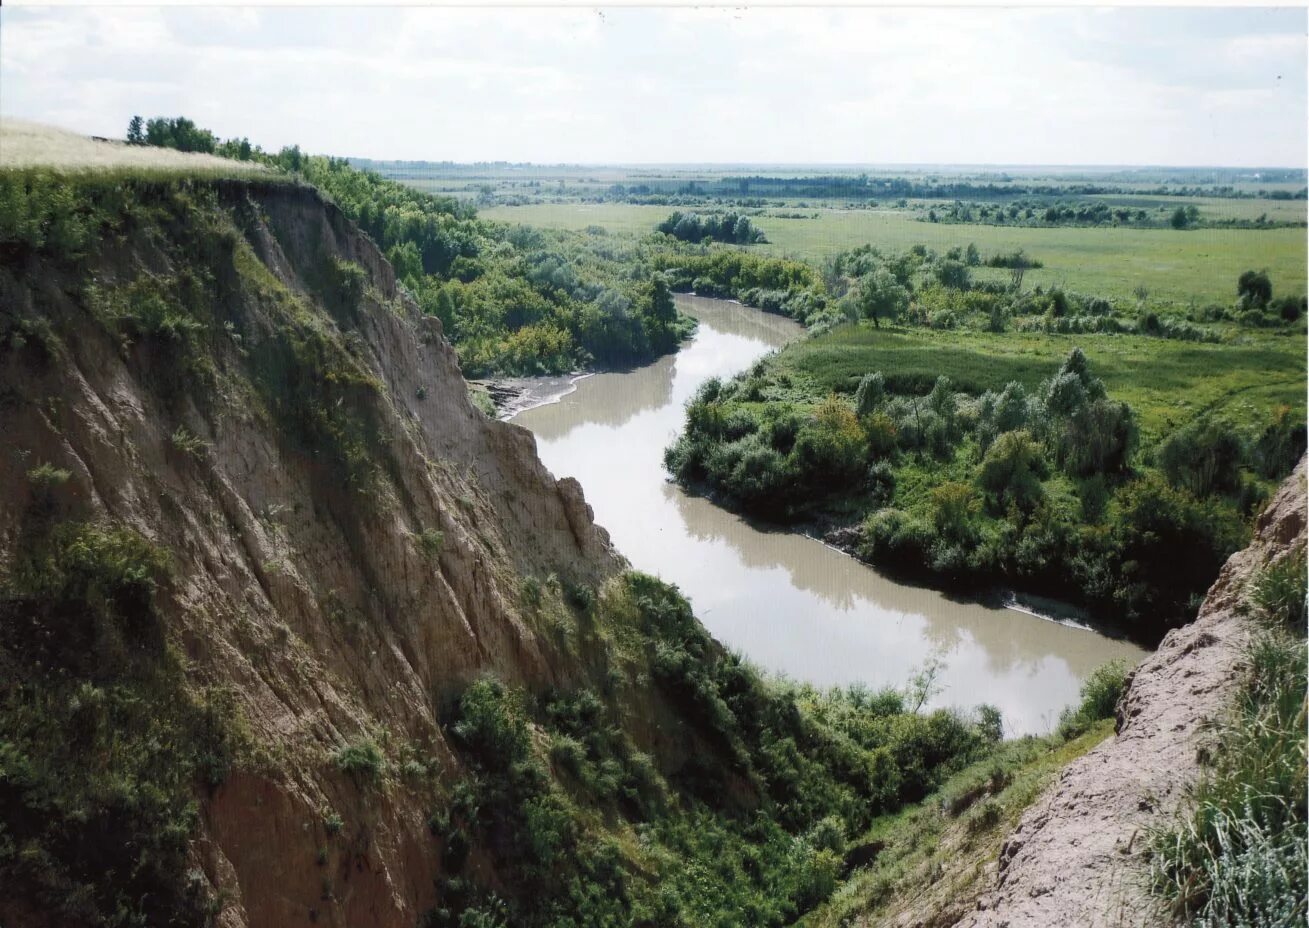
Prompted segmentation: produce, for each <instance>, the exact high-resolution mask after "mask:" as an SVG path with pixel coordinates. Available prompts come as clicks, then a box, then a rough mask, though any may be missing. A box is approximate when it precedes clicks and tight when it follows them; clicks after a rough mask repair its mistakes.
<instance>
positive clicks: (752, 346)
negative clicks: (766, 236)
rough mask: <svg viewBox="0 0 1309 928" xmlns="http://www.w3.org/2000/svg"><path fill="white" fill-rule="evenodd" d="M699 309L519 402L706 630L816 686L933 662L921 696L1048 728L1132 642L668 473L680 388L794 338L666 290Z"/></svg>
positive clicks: (598, 510) (545, 445)
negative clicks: (639, 356)
mask: <svg viewBox="0 0 1309 928" xmlns="http://www.w3.org/2000/svg"><path fill="white" fill-rule="evenodd" d="M678 304H679V306H680V307H681V309H682V310H683V311H684V312H687V313H690V314H691V315H693V316H695V317H696V318H697V319H698V320H699V321H700V327H699V330H698V332H697V333H696V335H695V337H694V339H693V340H691V341H690V342H689V343H688V344H686V345H684V346H683V348H682V349H681V350H680V351H679V352H677V354H675V355H672V356H669V357H666V358H662V359H660V360H659V361H656V362H655V363H653V364H650V365H648V366H646V367H642V368H639V369H637V370H634V371H630V372H624V373H614V374H596V375H594V376H591V377H586V378H583V379H581V380H578V381H576V382H575V383H574V384H573V389H572V392H570V393H567V394H566V395H564V396H562V397H560V398H559V399H558V400H557V401H556V402H552V403H549V404H547V405H542V406H537V407H535V408H532V409H528V410H525V411H522V412H519V413H517V414H516V415H515V416H514V417H513V421H514V422H517V423H518V424H519V425H522V426H525V427H526V428H528V429H531V430H532V432H534V433H535V434H536V439H537V447H538V450H539V452H540V455H541V460H542V461H544V462H545V465H546V466H547V467H549V468H550V470H551V471H553V472H554V473H555V474H556V475H557V476H569V477H576V478H577V479H578V480H579V481H580V482H581V484H582V487H583V488H584V489H585V491H586V498H587V501H588V502H589V503H590V504H591V506H592V507H593V508H594V509H595V516H596V521H598V522H599V523H600V524H601V525H603V526H604V527H605V528H606V529H608V530H609V533H610V534H611V535H612V537H613V540H614V544H615V545H616V546H617V548H618V550H619V551H621V552H622V553H623V554H624V555H625V556H626V557H627V558H628V560H630V561H631V562H632V565H633V566H634V567H636V568H637V569H639V570H643V571H647V572H649V573H653V574H657V575H658V576H660V577H662V578H663V579H664V580H667V581H669V582H671V583H675V584H677V586H678V587H680V588H681V590H682V592H683V593H685V594H686V595H687V597H688V598H689V599H690V600H691V603H692V605H693V606H694V608H695V612H696V615H698V616H699V617H700V619H701V621H703V622H704V624H705V625H706V627H708V629H709V631H710V632H712V633H713V635H714V636H715V637H716V638H718V640H720V641H722V642H723V643H724V644H726V645H727V646H729V647H731V648H734V649H736V650H738V651H740V652H741V653H742V654H744V655H745V656H746V657H747V658H749V659H750V660H751V661H752V662H754V663H755V664H757V665H758V666H759V667H761V668H762V669H764V670H765V671H770V672H775V673H781V674H785V675H786V676H788V677H790V678H792V679H794V680H797V681H802V682H808V683H812V684H814V685H816V686H820V687H827V686H833V685H842V686H844V685H848V684H853V683H862V684H865V685H867V686H869V687H871V688H874V689H876V688H879V687H882V686H904V685H905V684H906V683H907V682H908V681H909V679H910V678H911V677H912V676H913V675H914V674H915V673H916V672H917V671H919V670H920V669H922V668H923V667H924V666H926V665H927V664H928V663H929V662H937V661H939V662H940V668H941V669H940V671H939V673H938V676H937V684H938V686H939V692H938V693H937V694H936V695H935V696H934V697H933V700H932V703H931V704H933V705H956V706H960V707H970V706H974V705H976V704H978V703H990V704H992V705H994V706H997V707H998V708H999V709H1000V711H1001V712H1002V713H1003V715H1004V720H1005V729H1006V732H1007V733H1008V734H1011V735H1020V734H1029V733H1043V732H1047V731H1049V730H1051V729H1052V728H1053V726H1054V724H1055V723H1056V722H1057V720H1058V718H1059V713H1060V711H1061V710H1062V709H1063V708H1064V707H1065V706H1068V705H1070V704H1072V703H1074V702H1076V700H1077V693H1078V689H1079V687H1080V686H1081V683H1082V681H1083V680H1084V679H1085V678H1086V676H1087V675H1088V674H1089V673H1090V672H1091V671H1092V670H1094V669H1095V668H1096V667H1098V666H1099V665H1101V664H1103V663H1105V662H1106V661H1109V660H1112V659H1114V658H1122V659H1124V660H1126V661H1127V662H1128V663H1129V665H1130V664H1134V663H1135V662H1136V661H1138V660H1139V659H1140V658H1141V657H1142V656H1143V654H1144V652H1143V651H1142V650H1141V649H1140V648H1138V647H1136V646H1135V645H1133V644H1131V643H1129V642H1126V641H1122V640H1115V639H1112V638H1108V637H1105V636H1104V635H1101V634H1099V633H1097V632H1095V631H1093V630H1090V629H1086V628H1082V627H1078V626H1074V625H1067V624H1061V623H1058V622H1055V621H1051V620H1049V619H1045V618H1041V617H1039V616H1035V615H1031V614H1028V613H1026V612H1020V611H1017V610H1014V609H1008V608H1003V607H998V606H991V605H985V604H982V603H977V602H973V601H969V600H961V599H957V598H954V597H951V596H948V595H946V594H944V593H939V592H936V591H934V590H931V589H927V588H924V587H920V586H911V585H906V584H904V583H900V582H897V581H895V580H892V579H889V578H887V577H885V576H883V575H881V574H880V573H878V572H877V571H876V570H874V569H872V568H870V567H868V566H866V565H864V564H861V563H859V562H857V561H855V560H854V559H853V558H851V557H849V556H848V555H845V554H843V553H841V552H839V551H837V550H835V549H833V548H830V547H828V546H826V545H824V544H822V543H821V542H819V541H816V540H814V539H812V538H808V537H805V536H803V535H799V534H795V533H793V532H789V531H786V530H781V529H778V530H770V529H769V528H768V527H766V526H762V527H761V526H758V525H754V524H751V523H749V522H747V521H746V520H744V519H742V518H740V517H739V516H736V515H733V514H732V513H730V512H727V511H726V510H724V509H721V508H719V507H717V506H715V505H714V504H713V503H711V502H709V501H708V500H706V499H703V498H700V497H697V496H692V495H689V494H687V493H685V492H684V491H682V490H681V489H680V488H678V487H677V486H675V485H674V484H672V483H670V482H669V481H668V477H667V474H666V473H665V471H664V469H663V450H664V448H665V447H666V446H667V445H668V444H669V443H670V442H671V441H672V440H673V439H674V437H675V436H676V435H677V433H678V432H679V430H680V429H681V427H682V418H683V412H684V407H685V404H686V401H687V400H688V399H689V398H690V397H691V395H692V394H693V393H694V392H695V390H696V388H697V387H698V386H699V385H700V384H701V383H703V382H704V381H705V380H707V379H709V378H710V377H715V376H719V377H730V376H731V375H733V374H735V373H737V372H739V371H741V370H744V369H745V368H747V367H749V366H750V365H751V364H753V363H754V361H755V360H757V359H758V358H760V357H762V356H763V355H765V354H767V353H768V352H770V351H772V350H774V349H776V348H779V347H781V346H782V345H783V344H785V343H786V342H787V341H789V340H791V339H793V338H796V337H798V336H799V335H800V332H801V330H800V327H799V326H798V325H796V324H795V323H793V322H791V321H790V320H788V319H784V318H782V317H779V316H773V315H768V314H765V313H762V312H759V311H758V310H754V309H748V308H746V307H743V306H740V305H738V304H736V303H730V302H726V301H722V300H710V299H705V298H701V297H685V296H679V297H678Z"/></svg>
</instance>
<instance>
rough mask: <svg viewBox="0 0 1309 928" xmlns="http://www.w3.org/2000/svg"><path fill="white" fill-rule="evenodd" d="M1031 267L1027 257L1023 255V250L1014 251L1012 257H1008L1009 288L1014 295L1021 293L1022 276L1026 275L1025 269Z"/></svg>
mask: <svg viewBox="0 0 1309 928" xmlns="http://www.w3.org/2000/svg"><path fill="white" fill-rule="evenodd" d="M1031 266H1032V264H1031V262H1030V261H1028V259H1027V255H1025V254H1023V250H1022V249H1021V248H1020V249H1018V250H1017V251H1015V252H1014V253H1013V255H1012V256H1011V257H1010V259H1009V267H1010V273H1009V286H1010V287H1012V288H1013V291H1014V292H1015V293H1018V292H1021V291H1022V289H1023V275H1024V274H1026V273H1027V269H1028V268H1029V267H1031Z"/></svg>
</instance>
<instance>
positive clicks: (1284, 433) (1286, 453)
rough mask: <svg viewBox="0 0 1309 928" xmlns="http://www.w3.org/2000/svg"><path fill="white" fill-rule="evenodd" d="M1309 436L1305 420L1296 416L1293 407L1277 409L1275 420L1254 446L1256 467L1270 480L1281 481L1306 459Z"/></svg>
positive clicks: (1274, 413) (1274, 415)
mask: <svg viewBox="0 0 1309 928" xmlns="http://www.w3.org/2000/svg"><path fill="white" fill-rule="evenodd" d="M1307 435H1309V432H1307V430H1306V428H1305V422H1304V420H1303V419H1302V418H1300V417H1297V416H1295V415H1293V414H1292V413H1291V407H1289V406H1279V407H1277V409H1276V410H1275V411H1274V412H1273V419H1272V421H1271V422H1270V423H1269V424H1268V426H1267V427H1266V428H1265V429H1264V431H1263V433H1262V434H1261V435H1260V436H1259V439H1258V440H1257V441H1256V442H1255V444H1254V449H1253V454H1252V457H1253V459H1254V466H1255V468H1256V469H1257V470H1258V471H1259V473H1260V474H1262V475H1263V476H1265V477H1267V478H1268V479H1270V480H1281V479H1282V478H1283V477H1285V476H1286V475H1287V474H1289V473H1290V472H1291V471H1292V469H1294V467H1295V465H1296V464H1298V463H1299V462H1300V458H1302V457H1303V456H1304V453H1305V447H1306V441H1307V439H1306V436H1307Z"/></svg>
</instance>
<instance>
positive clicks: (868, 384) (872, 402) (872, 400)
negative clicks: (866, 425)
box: [854, 371, 886, 418]
mask: <svg viewBox="0 0 1309 928" xmlns="http://www.w3.org/2000/svg"><path fill="white" fill-rule="evenodd" d="M885 399H886V378H885V377H883V376H882V372H881V371H875V372H873V373H871V374H865V375H864V376H863V377H861V378H860V379H859V387H858V388H857V389H856V390H855V394H854V407H855V413H856V414H858V415H859V416H860V417H861V418H862V417H864V416H867V415H870V414H871V413H872V412H873V411H874V410H875V409H877V407H878V406H880V405H881V404H882V402H883V401H884V400H885Z"/></svg>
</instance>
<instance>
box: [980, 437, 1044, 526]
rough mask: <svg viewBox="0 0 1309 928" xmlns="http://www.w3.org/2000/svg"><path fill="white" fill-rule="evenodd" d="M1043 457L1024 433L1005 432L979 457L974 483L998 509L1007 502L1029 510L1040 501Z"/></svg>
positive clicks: (1030, 438) (1038, 448)
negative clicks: (980, 464) (975, 481)
mask: <svg viewBox="0 0 1309 928" xmlns="http://www.w3.org/2000/svg"><path fill="white" fill-rule="evenodd" d="M1045 473H1046V467H1045V459H1044V457H1043V456H1042V454H1041V448H1040V446H1038V445H1037V444H1036V442H1035V441H1033V440H1032V436H1031V435H1030V434H1028V433H1027V432H1005V433H1004V434H1002V435H1001V436H1000V437H999V438H997V439H996V440H995V443H994V444H992V445H991V447H990V448H989V449H988V450H987V452H986V456H985V457H984V458H983V459H982V466H981V469H980V470H979V471H978V473H977V483H978V485H979V486H980V487H981V488H982V489H983V490H984V491H986V492H987V493H988V494H990V496H991V499H992V500H993V501H994V503H995V504H996V507H997V508H999V509H1004V508H1007V507H1008V506H1010V505H1014V506H1017V507H1018V508H1019V509H1022V510H1028V511H1030V510H1031V509H1033V508H1034V507H1035V506H1036V504H1037V503H1039V502H1040V501H1041V497H1042V495H1043V494H1044V490H1043V489H1042V487H1041V479H1042V478H1043V477H1044V476H1045Z"/></svg>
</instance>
